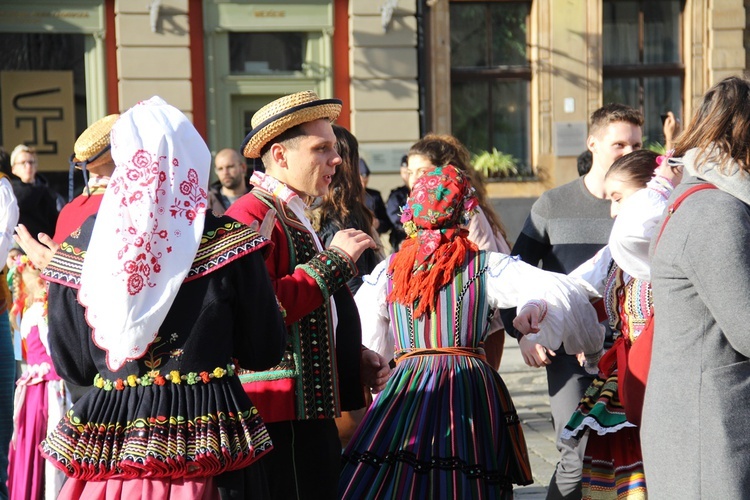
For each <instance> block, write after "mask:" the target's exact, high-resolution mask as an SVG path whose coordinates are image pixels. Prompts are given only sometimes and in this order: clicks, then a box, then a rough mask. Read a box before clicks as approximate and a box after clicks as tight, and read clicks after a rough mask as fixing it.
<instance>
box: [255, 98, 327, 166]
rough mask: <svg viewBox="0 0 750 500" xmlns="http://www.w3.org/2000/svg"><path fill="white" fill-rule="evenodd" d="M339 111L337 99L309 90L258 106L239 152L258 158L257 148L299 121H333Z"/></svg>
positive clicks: (298, 123) (258, 151) (261, 147)
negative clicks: (326, 97) (324, 97)
mask: <svg viewBox="0 0 750 500" xmlns="http://www.w3.org/2000/svg"><path fill="white" fill-rule="evenodd" d="M339 113H341V100H340V99H321V98H320V97H318V94H316V93H315V92H313V91H312V90H305V91H303V92H297V93H296V94H291V95H287V96H284V97H281V98H279V99H276V100H275V101H273V102H271V103H269V104H266V105H265V106H263V107H262V108H260V109H259V110H258V111H257V112H256V113H255V114H254V115H253V119H252V121H251V122H250V123H251V125H252V126H253V129H252V130H251V131H250V133H249V134H247V137H245V140H244V141H243V142H242V147H241V148H240V149H241V150H242V154H243V155H245V157H247V158H258V157H260V150H261V149H263V146H265V145H266V144H268V142H269V141H270V140H271V139H273V138H275V137H278V136H279V135H281V134H282V133H283V132H285V131H287V130H289V129H290V128H292V127H296V126H297V125H300V124H302V123H307V122H312V121H315V120H319V119H321V118H328V119H329V120H331V121H333V120H335V119H336V118H338V116H339Z"/></svg>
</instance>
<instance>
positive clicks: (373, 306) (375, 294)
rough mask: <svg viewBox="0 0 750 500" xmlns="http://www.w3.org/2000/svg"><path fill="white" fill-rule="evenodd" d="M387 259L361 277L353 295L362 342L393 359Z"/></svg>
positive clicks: (393, 347)
mask: <svg viewBox="0 0 750 500" xmlns="http://www.w3.org/2000/svg"><path fill="white" fill-rule="evenodd" d="M389 260H390V259H386V260H384V261H382V262H381V263H380V264H378V265H377V266H376V267H375V269H373V270H372V273H371V274H368V275H367V276H365V277H364V278H362V286H360V287H359V290H357V294H356V295H355V296H354V301H355V302H356V303H357V309H358V310H359V320H360V323H362V344H364V346H365V347H367V348H368V349H372V350H373V351H375V352H377V353H378V354H380V355H381V356H383V357H384V358H385V359H393V353H394V351H395V348H396V343H395V339H394V338H393V334H392V333H391V329H390V316H389V315H388V302H387V300H386V292H387V287H386V283H387V280H388V278H387V277H386V270H387V269H388V267H387V266H388V262H389Z"/></svg>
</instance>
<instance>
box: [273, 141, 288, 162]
mask: <svg viewBox="0 0 750 500" xmlns="http://www.w3.org/2000/svg"><path fill="white" fill-rule="evenodd" d="M269 153H271V159H272V160H273V162H274V163H275V164H276V165H279V166H280V167H282V168H287V163H286V153H287V149H286V148H285V147H284V145H283V144H279V143H278V142H277V143H275V144H273V145H271V149H270V150H269Z"/></svg>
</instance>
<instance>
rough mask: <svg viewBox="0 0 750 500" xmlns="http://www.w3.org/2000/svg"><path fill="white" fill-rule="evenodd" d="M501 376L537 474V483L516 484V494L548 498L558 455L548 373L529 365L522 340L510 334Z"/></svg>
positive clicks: (523, 499)
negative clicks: (514, 408) (519, 341)
mask: <svg viewBox="0 0 750 500" xmlns="http://www.w3.org/2000/svg"><path fill="white" fill-rule="evenodd" d="M500 375H501V376H502V377H503V380H504V381H505V385H507V386H508V391H510V395H511V397H512V398H513V403H515V405H516V411H517V412H518V416H519V418H520V419H521V423H522V425H523V432H524V436H525V437H526V445H527V446H528V449H529V461H530V462H531V473H532V475H533V477H534V484H531V485H529V486H522V487H521V486H519V487H516V488H515V490H514V496H515V498H516V499H518V500H544V498H545V497H546V495H547V485H548V484H549V480H550V478H551V477H552V473H553V472H554V470H555V465H556V464H557V458H558V451H557V448H556V447H555V432H554V429H553V428H552V418H551V416H550V409H549V396H548V395H547V372H546V370H545V369H544V368H530V367H528V366H526V364H525V363H524V362H523V358H522V356H521V351H520V350H519V349H518V343H517V342H516V341H515V340H514V339H513V338H511V337H509V336H508V337H506V340H505V351H504V353H503V360H502V363H501V364H500Z"/></svg>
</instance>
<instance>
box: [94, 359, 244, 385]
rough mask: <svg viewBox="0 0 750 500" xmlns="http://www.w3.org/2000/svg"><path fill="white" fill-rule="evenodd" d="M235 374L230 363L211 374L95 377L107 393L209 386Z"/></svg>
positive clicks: (190, 373)
mask: <svg viewBox="0 0 750 500" xmlns="http://www.w3.org/2000/svg"><path fill="white" fill-rule="evenodd" d="M234 374H235V365H234V364H232V363H230V364H228V365H227V366H226V368H222V367H221V366H217V367H216V368H214V369H213V370H211V371H210V372H206V371H202V372H188V373H180V371H179V370H170V371H169V373H167V374H166V375H162V374H161V373H159V371H158V370H152V371H150V372H148V373H145V374H143V375H141V376H138V375H128V376H127V377H126V378H124V379H122V378H118V379H115V380H108V379H105V378H103V377H102V376H101V375H99V374H98V373H97V374H96V376H95V377H94V387H96V388H98V389H104V390H105V391H111V390H113V389H114V390H116V391H122V390H124V389H125V388H126V387H137V386H139V385H140V386H143V387H148V386H150V385H152V384H154V385H166V384H167V382H171V383H172V384H182V383H183V382H184V383H186V384H187V385H195V384H197V383H199V382H202V383H204V384H208V383H209V382H211V380H213V379H220V378H224V377H233V376H234Z"/></svg>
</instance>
